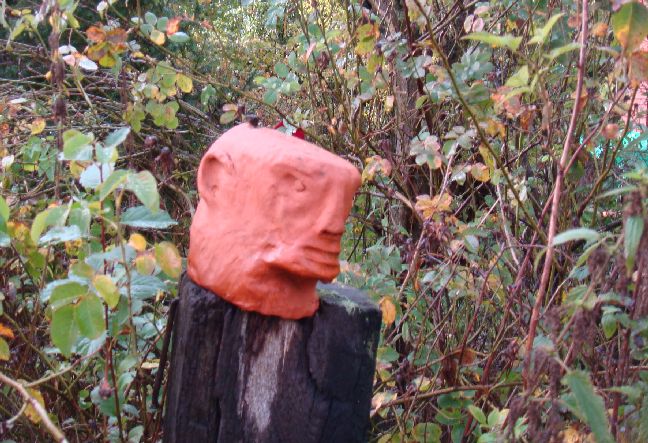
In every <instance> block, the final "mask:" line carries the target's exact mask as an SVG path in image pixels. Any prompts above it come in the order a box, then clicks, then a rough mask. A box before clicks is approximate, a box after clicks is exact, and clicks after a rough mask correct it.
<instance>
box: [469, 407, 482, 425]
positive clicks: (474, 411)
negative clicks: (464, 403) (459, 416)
mask: <svg viewBox="0 0 648 443" xmlns="http://www.w3.org/2000/svg"><path fill="white" fill-rule="evenodd" d="M468 411H469V412H470V414H471V415H472V416H473V417H475V420H477V421H478V422H479V424H480V425H485V424H486V414H484V412H483V411H482V410H481V409H479V408H478V407H477V406H475V405H468Z"/></svg>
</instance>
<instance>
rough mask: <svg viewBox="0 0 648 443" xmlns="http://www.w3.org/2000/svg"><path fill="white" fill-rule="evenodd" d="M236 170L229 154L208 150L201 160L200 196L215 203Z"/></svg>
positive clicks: (199, 169)
mask: <svg viewBox="0 0 648 443" xmlns="http://www.w3.org/2000/svg"><path fill="white" fill-rule="evenodd" d="M233 172H234V164H233V163H232V159H231V157H230V156H229V155H228V154H225V153H219V152H208V153H207V154H206V155H205V157H203V159H202V160H201V161H200V167H199V168H198V193H199V194H200V198H201V199H204V200H206V201H207V202H208V203H210V204H214V203H215V202H216V201H217V200H218V198H217V195H218V194H219V193H220V192H222V191H223V188H224V185H225V184H226V183H227V181H228V180H230V178H231V176H232V173H233Z"/></svg>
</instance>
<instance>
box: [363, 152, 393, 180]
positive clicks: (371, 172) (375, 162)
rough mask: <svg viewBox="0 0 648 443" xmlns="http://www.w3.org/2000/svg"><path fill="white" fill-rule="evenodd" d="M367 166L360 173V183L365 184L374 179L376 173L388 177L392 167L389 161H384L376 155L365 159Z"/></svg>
mask: <svg viewBox="0 0 648 443" xmlns="http://www.w3.org/2000/svg"><path fill="white" fill-rule="evenodd" d="M366 162H367V165H366V166H365V168H364V170H363V171H362V182H363V183H366V182H369V181H371V180H373V179H374V177H375V176H376V174H377V173H378V172H380V173H382V175H384V176H385V177H389V175H390V174H391V172H392V165H391V163H390V162H389V160H387V159H384V158H382V157H380V156H378V155H374V156H372V157H369V158H368V159H366Z"/></svg>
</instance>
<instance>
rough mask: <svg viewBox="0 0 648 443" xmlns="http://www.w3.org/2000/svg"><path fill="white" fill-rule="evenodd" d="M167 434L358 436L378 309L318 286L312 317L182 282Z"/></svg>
mask: <svg viewBox="0 0 648 443" xmlns="http://www.w3.org/2000/svg"><path fill="white" fill-rule="evenodd" d="M179 292H180V302H179V306H178V312H177V317H176V326H175V330H174V334H173V343H172V347H173V351H172V356H171V367H170V373H169V389H168V398H167V402H166V403H167V406H166V412H165V426H164V441H165V442H166V443H172V442H201V443H202V442H225V443H230V442H259V443H265V442H300V443H308V442H362V441H366V440H367V436H366V434H367V427H368V424H369V408H370V403H371V393H372V382H373V374H374V370H375V356H376V346H377V344H378V334H379V330H380V320H381V314H380V310H379V309H378V307H377V306H376V305H375V304H374V303H372V302H371V301H369V299H368V298H367V297H366V296H365V295H364V294H363V293H361V292H360V291H358V290H355V289H351V288H345V287H342V286H339V285H321V286H318V292H319V294H320V297H321V304H320V308H319V310H318V311H317V313H316V314H315V316H314V317H312V318H308V319H303V320H299V321H291V320H283V319H280V318H277V317H268V316H263V315H259V314H256V313H250V312H245V311H242V310H240V309H238V308H237V307H235V306H234V305H232V304H230V303H228V302H226V301H224V300H222V299H221V298H219V297H218V296H216V295H215V294H213V293H211V292H209V291H207V290H205V289H203V288H201V287H199V286H197V285H195V284H194V283H193V282H192V281H191V280H190V279H189V278H188V277H187V276H185V277H184V278H183V281H182V284H181V289H180V291H179Z"/></svg>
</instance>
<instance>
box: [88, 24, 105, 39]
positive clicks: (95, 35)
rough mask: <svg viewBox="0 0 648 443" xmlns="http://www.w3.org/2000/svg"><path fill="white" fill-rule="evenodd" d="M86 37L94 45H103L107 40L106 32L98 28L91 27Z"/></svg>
mask: <svg viewBox="0 0 648 443" xmlns="http://www.w3.org/2000/svg"><path fill="white" fill-rule="evenodd" d="M86 36H87V37H88V40H90V41H91V42H93V43H101V42H103V41H104V40H106V31H104V29H103V28H98V27H97V26H90V27H89V28H88V29H87V30H86Z"/></svg>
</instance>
